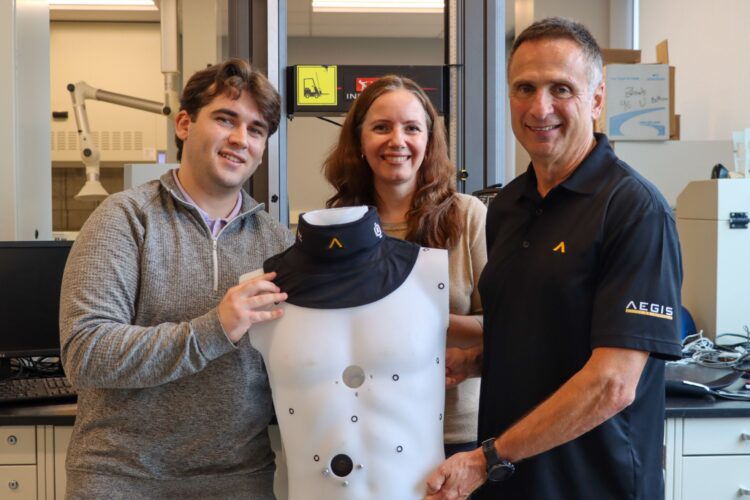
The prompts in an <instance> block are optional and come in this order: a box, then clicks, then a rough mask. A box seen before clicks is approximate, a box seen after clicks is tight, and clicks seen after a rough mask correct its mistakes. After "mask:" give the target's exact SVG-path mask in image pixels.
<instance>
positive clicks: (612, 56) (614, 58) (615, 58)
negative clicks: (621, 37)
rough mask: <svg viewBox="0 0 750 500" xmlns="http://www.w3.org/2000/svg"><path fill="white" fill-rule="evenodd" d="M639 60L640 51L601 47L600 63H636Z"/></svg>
mask: <svg viewBox="0 0 750 500" xmlns="http://www.w3.org/2000/svg"><path fill="white" fill-rule="evenodd" d="M639 62H641V51H640V50H631V49H602V63H603V64H604V65H605V66H606V65H607V64H638V63H639Z"/></svg>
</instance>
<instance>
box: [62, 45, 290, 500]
mask: <svg viewBox="0 0 750 500" xmlns="http://www.w3.org/2000/svg"><path fill="white" fill-rule="evenodd" d="M279 119H280V116H279V95H278V93H277V92H276V91H275V90H274V89H273V87H272V86H271V84H270V83H269V82H268V80H267V79H266V78H265V77H264V76H263V75H261V74H260V73H258V72H257V71H255V70H253V69H252V68H251V67H250V65H249V64H248V63H247V62H246V61H242V60H239V59H232V60H229V61H227V62H225V63H223V64H220V65H215V66H211V67H209V68H207V69H205V70H202V71H200V72H198V73H196V74H195V75H193V77H192V78H191V79H190V81H189V82H188V83H187V85H186V86H185V89H184V92H183V95H182V97H181V108H180V112H179V113H178V115H177V117H176V135H177V138H176V141H177V146H178V158H179V159H180V167H179V169H176V170H173V171H170V172H168V173H167V174H165V175H164V176H162V178H161V179H160V180H159V181H153V182H150V183H147V184H144V185H142V186H139V187H137V188H134V189H131V190H129V191H125V192H122V193H117V194H114V195H112V196H110V197H108V198H107V199H106V200H105V201H104V202H103V203H102V204H101V205H100V206H99V207H98V208H97V209H96V211H94V213H93V214H92V215H91V217H90V218H89V219H88V221H87V222H86V224H85V225H84V227H83V229H82V230H81V232H80V234H79V236H78V238H77V239H76V242H75V244H74V245H73V248H72V250H71V253H70V257H69V259H68V263H67V266H66V270H65V276H64V278H63V286H62V301H61V307H60V325H61V330H60V332H61V333H60V335H61V348H62V361H63V364H64V367H65V372H66V374H67V375H68V377H69V378H70V379H71V381H72V382H73V384H74V385H75V386H76V387H77V390H78V394H79V396H78V414H77V418H76V423H75V428H74V431H73V437H72V439H71V443H70V446H69V448H68V456H67V463H66V467H67V472H68V479H67V495H68V497H69V498H128V499H134V498H251V499H264V500H265V499H272V498H273V494H272V476H273V454H272V452H271V448H270V445H269V440H268V435H267V431H266V427H267V425H268V422H269V420H270V419H271V415H272V403H271V395H270V389H269V386H268V379H267V376H266V373H265V370H264V367H263V363H262V360H261V356H260V354H259V353H258V352H257V351H256V350H255V349H253V348H252V347H251V346H250V343H249V341H248V339H247V336H246V335H245V333H246V332H247V330H248V328H251V327H252V325H253V324H254V323H257V322H261V321H267V320H271V319H275V318H277V317H278V316H279V315H280V312H278V311H275V312H274V311H265V310H263V308H264V306H267V305H268V304H271V303H273V302H279V301H283V300H285V299H286V294H283V293H281V292H280V290H279V289H278V287H276V285H274V284H273V283H272V282H271V280H272V279H273V277H274V276H273V274H266V275H263V276H261V277H260V278H258V279H256V280H253V281H249V282H245V283H243V284H241V285H237V286H234V285H235V284H236V283H237V280H238V277H239V276H240V275H241V274H243V273H245V272H247V271H251V270H253V269H257V268H259V267H261V266H262V264H263V261H264V260H265V259H267V258H268V257H270V256H272V255H275V254H276V253H278V252H280V251H282V250H284V249H285V248H286V247H288V246H289V245H290V244H291V243H292V241H293V238H292V236H291V234H290V233H289V231H288V230H287V229H286V228H283V227H281V226H280V225H279V224H278V223H277V222H276V221H274V220H273V219H272V218H271V217H270V216H269V215H268V214H267V213H266V212H265V211H264V210H263V207H262V206H261V205H259V204H258V203H257V202H255V200H253V199H252V198H250V197H249V196H248V195H247V193H245V192H244V191H243V190H242V184H243V183H244V182H245V181H247V180H248V179H249V178H250V176H251V175H252V174H253V173H254V172H255V169H256V168H257V167H258V165H259V164H260V162H261V159H262V156H263V151H264V149H265V145H266V141H267V139H268V136H269V135H270V134H272V133H274V132H275V131H276V129H277V127H278V124H279Z"/></svg>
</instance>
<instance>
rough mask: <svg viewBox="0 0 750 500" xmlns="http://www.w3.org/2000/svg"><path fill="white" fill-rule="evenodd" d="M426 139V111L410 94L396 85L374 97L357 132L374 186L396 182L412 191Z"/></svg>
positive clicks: (427, 136)
mask: <svg viewBox="0 0 750 500" xmlns="http://www.w3.org/2000/svg"><path fill="white" fill-rule="evenodd" d="M428 139H429V130H428V127H427V112H426V111H425V109H424V107H423V106H422V103H421V102H420V101H419V99H417V97H416V96H415V95H414V94H412V93H411V92H409V91H408V90H405V89H396V90H392V91H390V92H386V93H385V94H383V95H381V96H380V97H378V98H377V99H375V100H374V101H373V103H372V105H371V106H370V109H368V110H367V114H366V115H365V118H364V121H363V122H362V126H361V136H360V143H361V145H362V154H363V155H364V156H365V159H366V160H367V164H368V165H369V166H370V169H371V170H372V174H373V181H374V183H375V190H376V191H378V188H379V187H380V188H383V187H386V186H398V187H399V188H403V189H406V190H409V191H414V190H415V189H416V183H417V171H418V170H419V167H420V166H421V165H422V160H424V155H425V150H426V148H427V141H428Z"/></svg>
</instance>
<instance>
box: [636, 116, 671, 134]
mask: <svg viewBox="0 0 750 500" xmlns="http://www.w3.org/2000/svg"><path fill="white" fill-rule="evenodd" d="M638 124H639V125H643V126H644V127H652V128H655V129H656V134H657V137H662V136H665V135H667V128H666V127H665V126H664V124H663V123H660V122H658V121H656V122H655V121H645V120H644V121H642V122H638Z"/></svg>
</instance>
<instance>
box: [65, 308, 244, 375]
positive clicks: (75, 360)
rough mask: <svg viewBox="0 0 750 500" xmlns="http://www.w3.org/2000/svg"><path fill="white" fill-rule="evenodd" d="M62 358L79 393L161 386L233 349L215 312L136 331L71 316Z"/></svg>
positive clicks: (131, 326)
mask: <svg viewBox="0 0 750 500" xmlns="http://www.w3.org/2000/svg"><path fill="white" fill-rule="evenodd" d="M69 317H70V318H71V320H72V321H70V322H69V325H70V326H69V327H68V329H67V330H66V331H64V339H65V340H64V342H63V344H62V346H61V358H62V361H63V365H64V367H65V373H66V374H67V376H68V377H69V378H70V379H71V381H72V382H73V383H74V384H75V385H76V386H78V387H81V388H91V387H98V388H138V387H152V386H156V385H161V384H164V383H167V382H170V381H173V380H176V379H178V378H181V377H184V376H187V375H191V374H193V373H196V372H198V371H200V370H202V369H203V368H204V367H205V366H206V364H208V362H209V361H211V360H212V359H215V358H217V357H219V356H221V355H222V354H224V353H227V352H229V351H231V350H233V349H235V347H234V346H233V345H232V343H231V342H230V341H229V339H228V338H227V337H226V336H225V335H224V334H223V331H222V330H221V325H220V324H219V322H218V318H217V316H216V312H215V310H212V311H209V312H208V313H207V314H206V315H204V316H202V317H199V318H196V319H194V320H192V321H189V322H180V323H162V324H159V325H154V326H150V327H144V326H135V325H130V324H125V323H123V322H117V321H112V320H102V319H98V318H96V316H95V315H79V316H69Z"/></svg>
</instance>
